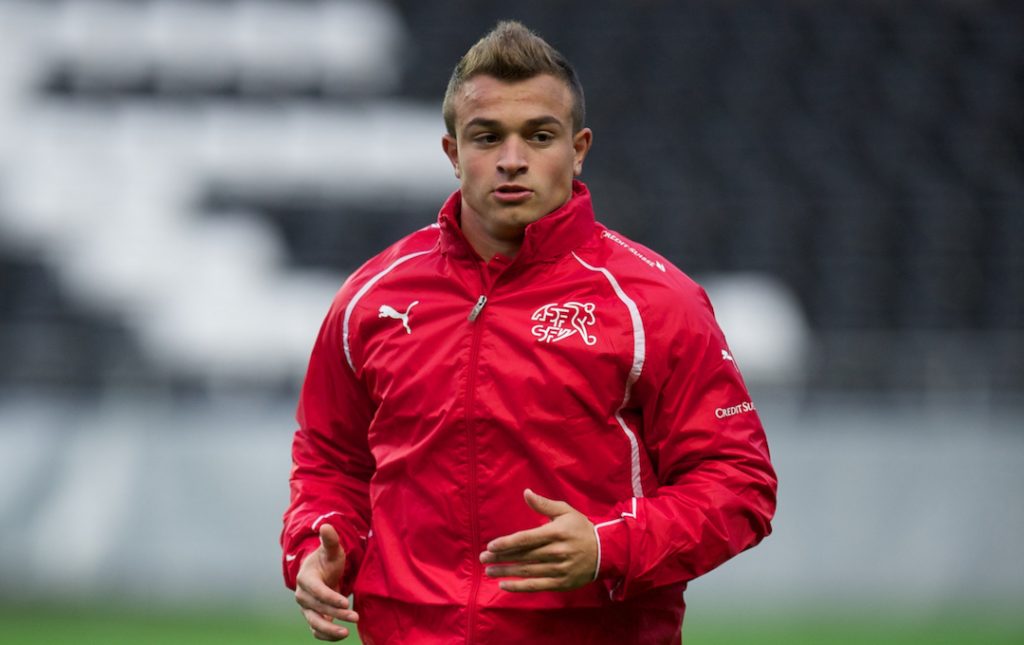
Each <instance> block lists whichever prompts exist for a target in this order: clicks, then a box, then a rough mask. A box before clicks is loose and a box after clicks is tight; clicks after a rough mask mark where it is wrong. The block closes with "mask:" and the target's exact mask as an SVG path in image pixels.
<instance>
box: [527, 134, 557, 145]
mask: <svg viewBox="0 0 1024 645" xmlns="http://www.w3.org/2000/svg"><path fill="white" fill-rule="evenodd" d="M532 138H533V140H534V141H536V142H537V143H550V142H551V140H552V139H554V138H555V135H553V134H551V133H550V132H543V131H542V132H536V133H534V135H533V137H532Z"/></svg>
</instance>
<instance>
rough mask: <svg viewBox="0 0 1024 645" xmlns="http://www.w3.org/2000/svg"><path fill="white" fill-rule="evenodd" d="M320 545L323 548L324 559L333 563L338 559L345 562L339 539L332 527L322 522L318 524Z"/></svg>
mask: <svg viewBox="0 0 1024 645" xmlns="http://www.w3.org/2000/svg"><path fill="white" fill-rule="evenodd" d="M320 547H321V548H322V549H323V550H324V561H325V562H329V563H331V564H334V563H335V562H336V561H340V563H341V564H342V565H344V564H345V552H344V551H343V550H342V548H341V539H340V538H339V537H338V532H337V531H336V530H334V527H333V526H331V525H330V524H328V523H326V522H324V523H323V524H321V525H320Z"/></svg>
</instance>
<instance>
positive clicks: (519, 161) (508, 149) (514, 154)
mask: <svg viewBox="0 0 1024 645" xmlns="http://www.w3.org/2000/svg"><path fill="white" fill-rule="evenodd" d="M526 152H527V151H526V142H525V141H522V140H521V139H519V138H518V137H508V138H507V139H505V141H504V142H503V143H502V146H501V153H500V154H499V155H498V172H500V173H502V174H505V175H509V176H513V177H514V176H516V175H519V174H522V173H523V172H525V171H526V169H527V167H528V166H529V162H528V161H527V159H526Z"/></svg>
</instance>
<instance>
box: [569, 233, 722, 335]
mask: <svg viewBox="0 0 1024 645" xmlns="http://www.w3.org/2000/svg"><path fill="white" fill-rule="evenodd" d="M577 259H578V260H579V261H580V262H581V263H582V264H584V265H585V266H587V267H588V268H590V269H591V270H595V271H598V272H601V273H603V274H605V277H606V279H608V281H609V282H611V283H612V286H613V288H616V289H617V290H618V291H620V292H621V293H620V297H624V298H626V299H629V300H632V301H633V302H634V303H635V305H636V307H637V310H638V312H639V313H640V314H641V315H642V316H643V317H644V318H645V319H649V320H650V321H651V322H652V323H657V324H658V325H659V326H661V325H664V324H667V323H671V324H674V325H677V326H678V325H680V324H683V325H684V326H686V327H692V326H694V325H697V326H700V325H703V324H706V322H707V320H708V316H709V315H710V316H712V317H713V312H712V309H711V303H710V301H709V300H708V297H707V294H706V293H705V292H704V289H703V288H702V287H701V286H700V285H699V284H697V282H695V281H694V280H693V279H692V278H691V277H690V276H688V275H687V274H686V273H684V272H683V271H682V270H680V269H679V268H678V267H677V266H675V264H673V263H672V262H670V261H669V260H668V259H666V258H665V257H664V256H662V255H661V254H659V253H658V252H656V251H654V250H652V249H650V248H649V247H647V246H644V245H643V244H640V243H638V242H635V241H633V240H631V239H629V238H628V237H626V236H625V235H622V234H621V233H618V232H617V231H613V230H611V229H608V228H606V227H604V226H601V225H599V226H598V227H597V231H596V233H595V239H594V240H593V242H592V243H591V244H588V245H586V246H585V247H583V248H581V249H580V252H579V254H578V257H577Z"/></svg>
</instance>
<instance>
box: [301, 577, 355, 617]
mask: <svg viewBox="0 0 1024 645" xmlns="http://www.w3.org/2000/svg"><path fill="white" fill-rule="evenodd" d="M297 582H298V585H297V587H298V588H297V589H296V590H295V594H296V597H298V594H299V592H304V593H306V594H308V595H309V596H310V597H312V598H313V599H315V600H316V601H317V602H319V603H322V604H324V605H327V606H330V607H337V608H339V609H348V607H349V604H348V598H346V597H345V596H343V595H341V594H340V593H338V592H337V591H335V590H334V589H331V588H330V587H328V586H327V585H325V584H324V583H323V582H321V581H320V580H317V579H315V578H314V579H313V580H309V579H306V578H300V579H298V580H297Z"/></svg>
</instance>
